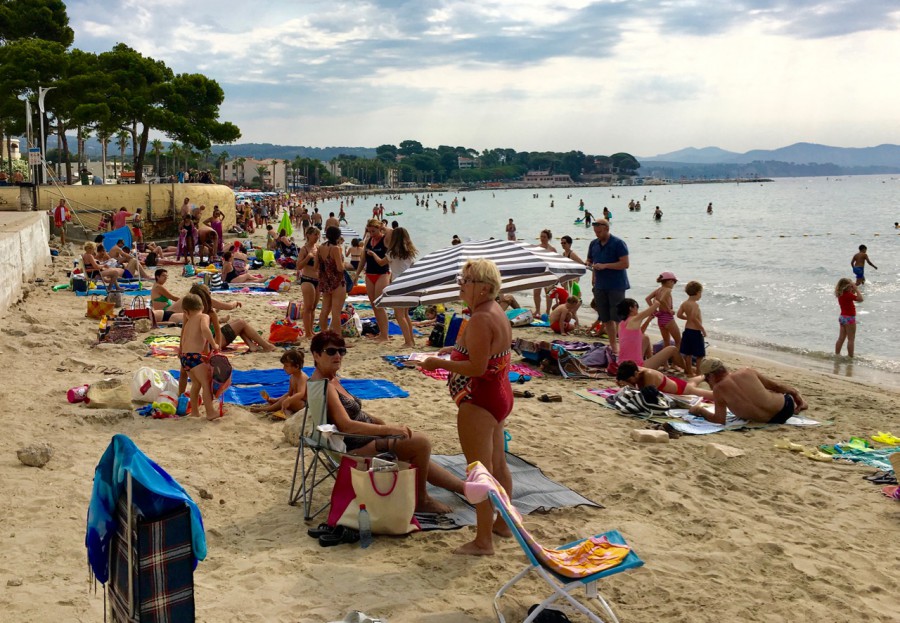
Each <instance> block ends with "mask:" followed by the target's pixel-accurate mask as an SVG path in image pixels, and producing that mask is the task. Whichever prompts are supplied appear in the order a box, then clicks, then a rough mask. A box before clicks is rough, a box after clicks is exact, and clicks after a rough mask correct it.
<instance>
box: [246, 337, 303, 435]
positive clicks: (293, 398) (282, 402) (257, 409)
mask: <svg viewBox="0 0 900 623" xmlns="http://www.w3.org/2000/svg"><path fill="white" fill-rule="evenodd" d="M281 365H282V366H283V367H284V371H285V372H286V373H287V374H288V376H289V377H290V382H289V383H288V390H287V391H286V392H285V393H284V395H283V396H280V397H279V398H271V397H269V396H265V395H264V396H263V397H264V398H265V400H266V404H264V405H253V406H252V407H250V411H252V412H253V413H276V414H277V413H279V412H280V413H281V415H280V416H279V417H277V419H280V420H283V419H286V418H288V417H290V416H291V415H292V414H294V413H296V412H297V411H300V410H301V409H303V408H304V407H306V382H307V381H308V380H309V379H308V377H307V376H306V373H305V372H303V351H300V350H297V349H296V348H292V349H291V350H288V351H285V352H284V353H283V354H282V355H281Z"/></svg>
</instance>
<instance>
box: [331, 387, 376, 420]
mask: <svg viewBox="0 0 900 623" xmlns="http://www.w3.org/2000/svg"><path fill="white" fill-rule="evenodd" d="M338 398H340V399H341V404H342V405H343V406H344V410H345V411H346V412H347V415H348V416H350V419H351V420H353V421H355V422H368V423H371V422H372V418H370V417H369V416H368V414H367V413H366V412H365V411H363V410H362V400H360V399H359V398H357V397H356V396H353V395H352V394H344V393H343V392H340V391H339V392H338Z"/></svg>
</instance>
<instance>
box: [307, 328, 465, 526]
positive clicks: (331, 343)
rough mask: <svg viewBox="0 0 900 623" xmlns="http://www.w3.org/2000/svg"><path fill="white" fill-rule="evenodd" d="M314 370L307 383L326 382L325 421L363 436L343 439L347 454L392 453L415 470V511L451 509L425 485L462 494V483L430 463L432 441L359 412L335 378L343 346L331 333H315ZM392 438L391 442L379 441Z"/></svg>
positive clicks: (312, 345) (344, 350)
mask: <svg viewBox="0 0 900 623" xmlns="http://www.w3.org/2000/svg"><path fill="white" fill-rule="evenodd" d="M309 350H310V352H311V353H312V357H313V362H314V363H315V366H316V370H315V372H313V374H312V376H311V377H309V380H310V381H318V380H322V379H327V380H328V394H327V396H326V398H325V400H326V404H327V409H328V421H329V422H330V423H331V424H334V425H335V426H336V427H337V429H338V431H340V432H342V433H346V434H352V435H364V436H363V437H346V438H345V439H344V443H345V444H346V445H347V452H348V453H350V454H356V455H361V456H374V455H376V454H379V453H382V452H391V453H393V454H394V455H396V456H397V458H398V459H400V460H401V461H407V462H409V463H412V464H413V465H415V466H416V467H417V468H418V469H417V470H416V489H417V491H416V499H417V500H418V504H417V505H416V512H421V513H447V512H450V508H449V507H448V506H446V505H445V504H442V503H440V502H438V501H437V500H434V499H432V498H431V497H429V495H428V493H427V492H426V489H425V484H426V482H430V483H431V484H433V485H434V486H436V487H441V488H443V489H447V490H448V491H453V492H454V493H463V481H462V480H460V479H459V478H457V477H456V476H454V475H453V474H451V473H450V472H448V471H447V470H445V469H444V468H443V467H441V466H440V465H437V464H435V463H433V462H432V461H431V441H430V440H429V439H428V437H426V436H425V435H424V434H423V433H419V432H415V433H414V432H413V431H412V430H411V429H410V428H409V427H408V426H398V425H392V424H385V423H384V421H383V420H381V419H379V418H377V417H374V416H371V415H369V414H367V413H366V412H365V411H363V410H362V401H361V400H360V399H359V398H356V397H355V396H353V395H352V394H350V392H348V391H347V390H346V389H344V387H343V386H342V385H341V381H340V379H339V378H338V377H337V373H338V370H340V369H341V363H343V359H344V355H346V354H347V348H346V343H345V342H344V338H343V337H341V335H340V334H338V333H335V332H334V331H322V332H321V333H318V334H317V335H316V336H315V337H314V338H313V339H312V342H311V343H310V345H309ZM388 435H394V436H396V437H395V438H392V439H379V437H385V436H388Z"/></svg>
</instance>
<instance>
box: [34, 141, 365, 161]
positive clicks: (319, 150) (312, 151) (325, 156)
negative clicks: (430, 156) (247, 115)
mask: <svg viewBox="0 0 900 623" xmlns="http://www.w3.org/2000/svg"><path fill="white" fill-rule="evenodd" d="M48 144H49V146H50V147H51V148H52V147H54V146H55V145H56V143H55V142H53V139H52V138H51V139H49V140H48ZM163 144H164V145H165V146H166V149H168V148H169V145H171V141H163ZM76 146H77V143H76V142H75V136H74V135H72V136H69V149H70V151H72V152H74V151H75V148H76ZM147 149H148V151H149V149H150V148H149V146H148V148H147ZM85 151H86V152H87V154H88V156H89V157H90V158H91V159H93V160H98V159H99V158H100V141H98V140H97V139H96V138H93V137H92V138H89V139H88V140H87V141H85ZM211 151H212V152H213V154H218V153H221V152H223V151H227V152H228V155H229V156H230V157H231V158H240V157H244V158H254V159H257V160H268V159H270V158H275V159H278V160H293V159H294V158H296V157H297V156H300V157H301V158H317V159H319V160H322V161H323V162H328V161H330V160H332V159H333V158H336V157H338V156H339V155H341V154H346V155H348V156H358V157H360V158H374V157H375V148H374V147H303V146H295V145H273V144H272V143H235V144H234V145H213V146H212V149H211ZM118 153H119V148H118V147H117V146H116V143H115V140H113V141H111V142H110V144H109V147H108V150H107V154H108V155H117V154H118ZM125 153H126V154H129V155H130V154H131V147H130V146H129V148H128V150H127V151H126V152H125ZM151 158H152V156H151ZM213 159H215V156H213Z"/></svg>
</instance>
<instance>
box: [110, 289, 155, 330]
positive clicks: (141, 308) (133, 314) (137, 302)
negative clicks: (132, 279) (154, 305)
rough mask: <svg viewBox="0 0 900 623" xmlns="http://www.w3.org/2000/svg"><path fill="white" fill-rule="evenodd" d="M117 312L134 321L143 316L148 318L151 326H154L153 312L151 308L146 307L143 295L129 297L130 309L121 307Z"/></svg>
mask: <svg viewBox="0 0 900 623" xmlns="http://www.w3.org/2000/svg"><path fill="white" fill-rule="evenodd" d="M119 314H120V315H122V316H125V317H127V318H131V319H132V320H135V321H136V320H140V319H142V318H143V319H146V320H149V321H150V325H151V326H152V327H155V326H156V316H155V315H154V314H153V310H152V309H150V308H149V307H147V302H146V300H144V297H143V296H136V297H134V298H133V299H131V309H123V310H122V311H120V312H119Z"/></svg>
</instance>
